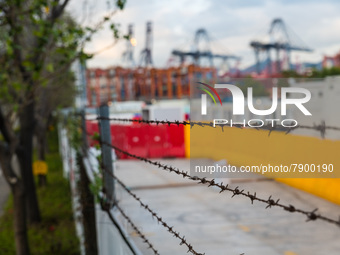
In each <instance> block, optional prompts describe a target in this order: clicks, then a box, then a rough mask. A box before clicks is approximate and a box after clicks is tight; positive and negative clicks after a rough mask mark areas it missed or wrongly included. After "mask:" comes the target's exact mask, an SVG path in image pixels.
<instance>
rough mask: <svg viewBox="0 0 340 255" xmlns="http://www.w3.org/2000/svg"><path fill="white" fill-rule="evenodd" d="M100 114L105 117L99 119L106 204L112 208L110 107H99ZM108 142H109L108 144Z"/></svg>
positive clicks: (113, 197) (113, 200)
mask: <svg viewBox="0 0 340 255" xmlns="http://www.w3.org/2000/svg"><path fill="white" fill-rule="evenodd" d="M99 116H100V117H103V119H100V120H99V129H100V139H101V152H102V166H103V178H104V181H103V185H104V193H105V195H106V200H107V201H105V205H106V206H108V207H109V208H111V207H112V206H113V204H114V203H115V194H114V180H113V177H112V175H113V170H114V169H113V161H112V148H111V146H109V144H111V133H110V121H109V120H108V118H109V107H108V105H101V106H100V107H99ZM107 143H108V144H107Z"/></svg>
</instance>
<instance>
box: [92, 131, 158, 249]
mask: <svg viewBox="0 0 340 255" xmlns="http://www.w3.org/2000/svg"><path fill="white" fill-rule="evenodd" d="M86 134H87V135H89V133H87V132H86ZM88 153H89V154H91V155H92V157H94V158H96V159H97V160H98V158H97V155H95V154H94V153H93V152H92V151H90V150H88ZM98 163H99V164H100V165H102V164H101V162H98ZM89 165H90V170H91V172H92V174H94V175H95V174H96V173H97V172H96V171H95V170H94V168H93V166H92V164H91V162H90V161H89ZM102 168H103V167H102ZM106 172H109V171H106ZM101 202H102V201H101ZM114 206H115V207H116V208H117V209H118V211H119V212H120V213H121V215H122V216H123V217H124V218H125V219H126V220H127V222H128V223H129V224H130V226H131V227H132V228H133V229H134V231H135V232H136V233H137V235H138V236H139V237H140V238H141V239H142V240H143V242H144V243H146V244H147V245H148V249H150V250H152V252H153V253H154V254H155V255H160V254H159V253H158V251H157V250H156V249H155V247H154V246H153V245H152V244H151V242H150V241H149V240H148V239H147V238H146V236H145V235H144V234H143V233H142V232H141V231H140V230H139V229H138V227H137V226H136V225H135V224H134V223H133V221H132V220H131V218H130V217H129V216H127V214H126V213H125V212H124V211H123V209H122V208H121V207H120V206H119V205H118V203H115V204H114ZM105 211H106V212H107V214H108V216H109V218H110V220H111V222H112V223H113V224H114V225H116V224H115V220H114V218H113V215H112V213H111V211H110V210H105ZM117 228H118V229H119V226H117Z"/></svg>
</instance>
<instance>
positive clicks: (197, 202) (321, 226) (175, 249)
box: [116, 160, 340, 255]
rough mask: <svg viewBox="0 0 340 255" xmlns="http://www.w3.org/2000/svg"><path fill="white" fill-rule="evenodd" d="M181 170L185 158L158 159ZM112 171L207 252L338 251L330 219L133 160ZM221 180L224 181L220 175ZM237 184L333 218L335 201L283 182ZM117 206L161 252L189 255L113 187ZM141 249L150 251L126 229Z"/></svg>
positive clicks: (305, 254) (318, 254) (339, 232)
mask: <svg viewBox="0 0 340 255" xmlns="http://www.w3.org/2000/svg"><path fill="white" fill-rule="evenodd" d="M160 161H162V162H164V161H165V162H167V163H168V164H171V165H175V166H178V167H180V168H181V169H188V168H189V161H187V160H160ZM116 174H117V176H118V177H120V178H121V179H122V180H123V181H124V182H125V183H126V184H128V186H129V187H130V188H131V189H132V190H133V191H134V192H135V193H137V194H138V196H140V197H141V199H142V200H143V201H145V202H146V203H147V204H149V205H150V207H151V208H153V209H154V210H155V211H156V212H158V213H159V215H161V216H162V218H163V219H164V220H165V221H166V222H168V223H169V224H170V225H171V226H174V228H175V229H176V230H178V231H179V232H180V233H181V234H183V235H185V237H186V239H187V240H188V241H189V242H190V243H191V244H192V245H193V247H194V248H195V249H196V250H197V251H198V252H201V253H204V252H205V254H206V255H220V254H221V255H222V254H223V255H229V254H230V255H236V254H242V253H244V254H245V255H324V254H328V255H333V254H334V255H335V254H337V255H338V254H339V251H340V242H339V239H340V229H339V228H338V227H336V226H334V225H331V224H329V223H325V222H321V221H315V222H306V219H305V217H304V216H302V215H299V214H292V213H288V212H286V211H283V210H282V209H280V208H272V209H267V210H266V209H264V207H265V205H263V204H261V203H257V202H254V205H251V204H250V201H249V199H248V198H244V197H234V198H231V194H227V193H222V194H219V193H218V191H217V190H214V189H212V188H207V187H206V186H203V185H196V184H195V185H192V182H191V181H190V180H189V181H186V180H184V179H183V178H180V177H178V176H177V175H173V174H172V173H167V172H164V171H162V170H158V169H157V168H155V167H154V166H151V165H148V164H145V163H143V162H139V161H136V160H125V161H119V162H118V163H117V169H116ZM225 181H226V180H225ZM238 181H239V183H231V184H230V185H231V186H233V187H235V186H240V187H242V188H244V189H245V190H249V191H251V192H254V191H256V193H257V196H258V197H264V198H268V197H269V195H272V196H273V197H274V198H280V199H281V200H280V201H281V202H283V203H286V204H292V205H295V206H297V207H300V208H302V209H305V210H311V211H312V210H313V209H315V208H319V212H320V213H322V214H325V215H327V216H330V217H332V218H334V219H338V217H339V215H340V206H338V205H335V204H332V203H330V202H327V201H325V200H323V199H320V198H318V197H315V196H313V195H310V194H307V193H304V192H302V191H299V190H296V189H294V188H291V187H288V186H286V185H284V184H280V183H277V182H275V181H270V180H255V179H253V180H248V182H245V181H241V180H238ZM117 196H118V199H119V200H120V201H121V206H122V207H123V208H124V210H125V211H126V213H127V214H128V215H129V216H130V217H131V218H132V219H133V221H134V222H135V223H136V224H137V225H138V226H140V228H141V229H142V230H143V232H144V233H145V234H146V236H147V238H149V239H150V241H151V242H152V243H153V244H154V246H155V247H156V248H157V249H158V251H159V253H160V254H163V255H174V254H175V255H176V254H188V253H186V252H187V249H185V247H184V246H180V245H179V241H178V240H176V239H175V238H173V236H172V235H171V234H169V233H168V232H166V231H164V229H163V227H162V226H161V225H159V224H157V223H156V222H155V221H154V220H153V219H152V217H151V216H150V215H149V214H148V213H147V212H146V211H144V210H143V209H142V208H141V207H140V206H139V205H138V203H137V202H136V201H135V200H133V199H131V198H130V196H129V195H127V194H126V192H124V191H123V190H121V189H118V192H117ZM124 225H126V226H128V224H127V223H126V221H124ZM127 230H128V231H129V232H130V234H131V235H132V236H133V239H134V240H135V242H136V244H137V245H138V247H140V249H141V251H142V252H143V254H152V253H151V251H150V250H148V249H147V248H145V244H144V243H142V242H141V241H140V239H139V238H138V237H137V236H136V233H134V232H133V231H132V229H131V227H127Z"/></svg>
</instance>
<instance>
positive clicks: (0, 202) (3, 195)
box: [0, 169, 9, 215]
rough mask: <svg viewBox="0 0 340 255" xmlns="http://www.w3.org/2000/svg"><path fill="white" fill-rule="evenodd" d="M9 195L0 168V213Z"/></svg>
mask: <svg viewBox="0 0 340 255" xmlns="http://www.w3.org/2000/svg"><path fill="white" fill-rule="evenodd" d="M8 195H9V187H8V184H7V183H6V180H5V178H4V176H3V175H2V172H1V169H0V215H1V214H2V210H3V206H4V204H5V203H6V201H7V198H8Z"/></svg>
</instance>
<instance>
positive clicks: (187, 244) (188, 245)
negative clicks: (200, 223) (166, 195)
mask: <svg viewBox="0 0 340 255" xmlns="http://www.w3.org/2000/svg"><path fill="white" fill-rule="evenodd" d="M104 171H106V172H107V173H108V174H109V175H110V176H111V177H112V178H113V179H115V180H116V181H117V183H119V185H120V186H121V187H122V188H123V189H124V190H125V191H126V192H127V193H128V194H129V195H130V196H131V197H133V198H134V199H135V200H136V201H137V202H139V204H140V205H141V207H143V208H144V209H145V210H147V211H148V212H149V213H150V214H151V215H152V217H153V218H156V220H157V221H158V223H160V224H161V225H162V226H163V227H164V228H166V229H167V231H168V232H169V233H170V234H172V235H173V236H174V237H176V238H177V239H179V240H180V241H181V243H180V245H183V244H184V245H185V246H186V247H187V248H188V251H187V252H191V253H192V254H194V255H204V254H205V253H199V252H197V251H195V249H194V248H193V246H192V245H191V244H190V243H188V241H187V240H186V239H185V236H181V234H180V233H179V232H177V231H176V230H174V227H173V226H172V227H170V225H169V224H168V223H166V222H165V221H164V220H163V219H162V217H160V216H159V215H158V214H157V213H156V212H155V211H154V210H152V209H151V208H150V207H149V205H147V204H145V203H144V202H143V201H142V200H141V199H140V198H139V197H138V196H137V195H136V194H135V193H133V192H132V191H131V190H130V189H129V188H128V187H127V186H126V185H125V184H124V183H123V182H122V181H121V180H120V179H119V178H117V176H116V175H115V174H113V173H111V172H110V171H107V169H105V168H104ZM115 205H116V204H115Z"/></svg>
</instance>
